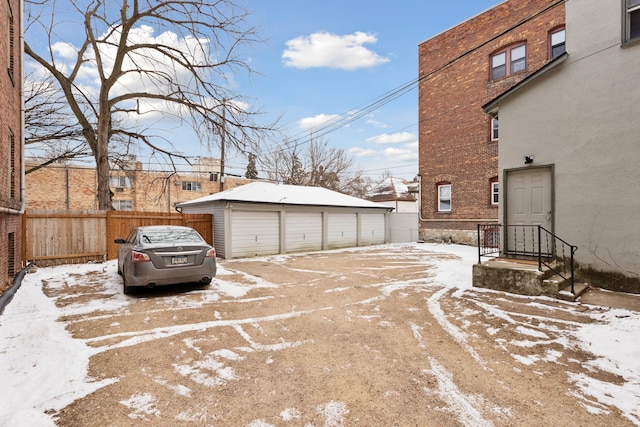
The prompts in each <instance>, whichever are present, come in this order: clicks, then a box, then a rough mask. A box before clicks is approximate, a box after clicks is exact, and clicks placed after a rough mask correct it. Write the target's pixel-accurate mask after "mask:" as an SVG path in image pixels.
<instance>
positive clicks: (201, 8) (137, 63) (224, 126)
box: [24, 0, 274, 209]
mask: <svg viewBox="0 0 640 427" xmlns="http://www.w3.org/2000/svg"><path fill="white" fill-rule="evenodd" d="M247 17H248V12H247V11H246V10H245V9H243V8H242V7H240V6H239V5H238V4H237V3H236V2H235V1H234V0H157V1H153V2H150V1H140V0H122V1H121V2H110V1H101V0H93V1H84V0H71V1H67V2H55V1H38V0H26V2H25V21H26V25H25V43H24V50H25V53H26V55H27V57H28V58H30V59H31V60H32V61H31V64H30V65H34V69H36V70H37V72H38V73H40V75H41V76H42V80H43V81H45V82H47V81H48V82H51V83H53V82H55V85H54V86H51V85H49V83H47V91H49V90H50V89H51V88H53V87H55V89H56V91H55V93H51V95H50V96H51V97H52V99H55V101H56V105H60V104H59V103H60V102H62V103H63V108H62V109H60V110H58V111H60V112H63V113H64V114H67V117H73V119H74V121H73V125H71V124H70V123H69V125H70V127H69V129H66V130H65V129H61V132H65V131H68V132H71V134H72V138H71V140H72V141H82V142H83V143H86V146H87V147H88V151H90V153H91V155H92V157H93V159H94V160H95V163H96V168H97V192H96V194H97V199H98V207H99V209H111V192H110V188H109V176H110V168H111V162H113V161H114V159H116V158H117V157H118V156H121V155H123V154H124V153H123V151H124V152H126V151H128V150H130V149H131V148H132V145H140V146H146V147H148V148H150V150H151V151H152V153H154V154H158V155H163V156H166V157H167V158H168V159H169V160H170V161H171V162H172V163H173V159H174V158H176V157H177V158H180V157H182V158H184V156H181V155H180V154H179V150H177V149H176V148H175V146H173V145H170V146H171V148H169V149H167V148H162V147H160V146H159V144H157V143H156V139H155V138H158V136H157V135H153V132H154V130H153V125H149V124H143V123H144V121H143V119H144V118H146V117H149V118H152V119H153V120H155V122H159V121H161V120H162V119H163V118H165V119H166V118H170V119H178V120H182V121H184V122H185V123H188V124H189V125H191V126H192V127H193V129H194V130H195V131H196V132H197V134H198V136H199V137H200V139H201V141H202V142H203V143H206V144H211V143H214V144H226V145H228V146H229V147H232V148H236V149H238V150H241V151H250V148H251V147H252V145H254V144H257V141H258V140H259V139H261V138H262V137H263V136H264V135H265V134H268V133H270V132H271V131H272V130H273V126H274V125H273V124H269V125H260V124H257V123H256V122H255V120H254V119H255V117H256V115H257V114H258V112H256V111H252V110H251V109H250V108H249V106H248V105H247V104H246V103H244V102H243V101H242V99H241V98H240V96H239V95H238V94H235V93H233V92H231V90H230V87H231V85H229V84H228V81H227V79H228V76H229V75H232V74H233V73H236V72H238V71H244V72H251V71H252V70H251V68H250V67H249V65H248V63H247V62H245V60H244V59H242V58H245V57H246V56H243V55H241V53H242V49H243V48H245V47H249V46H250V45H251V44H252V43H254V42H257V41H259V40H258V37H257V35H256V31H255V29H254V28H253V27H251V26H248V25H247ZM65 37H67V39H65ZM74 37H77V39H76V38H74ZM44 105H46V103H45V104H44ZM40 106H41V107H42V106H43V104H40ZM34 119H35V116H34ZM77 132H79V135H78V134H77ZM58 135H60V134H59V133H56V131H55V130H53V131H52V132H51V133H50V137H49V138H47V137H46V132H43V133H42V134H41V135H40V136H39V138H41V141H40V142H47V143H48V144H55V143H56V141H61V139H60V138H57V136H58ZM80 137H81V138H82V140H80V139H79V138H80ZM73 138H77V139H73ZM220 141H224V142H220ZM167 142H169V141H167ZM71 147H75V148H72V150H73V149H76V148H77V149H78V150H80V151H82V148H80V146H78V145H73V144H72V145H71ZM54 151H55V150H54ZM59 151H65V150H59Z"/></svg>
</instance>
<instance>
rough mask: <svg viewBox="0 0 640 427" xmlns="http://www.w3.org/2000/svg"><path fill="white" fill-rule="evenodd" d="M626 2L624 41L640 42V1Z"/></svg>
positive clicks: (630, 0) (627, 0)
mask: <svg viewBox="0 0 640 427" xmlns="http://www.w3.org/2000/svg"><path fill="white" fill-rule="evenodd" d="M623 1H624V2H625V5H624V6H625V9H624V10H625V11H626V12H625V22H624V30H625V31H624V41H632V40H640V0H623Z"/></svg>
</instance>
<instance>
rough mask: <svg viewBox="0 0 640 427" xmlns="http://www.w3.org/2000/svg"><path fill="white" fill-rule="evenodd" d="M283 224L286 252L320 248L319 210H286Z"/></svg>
mask: <svg viewBox="0 0 640 427" xmlns="http://www.w3.org/2000/svg"><path fill="white" fill-rule="evenodd" d="M285 224H286V225H285V229H286V251H287V252H303V251H319V250H322V213H321V212H287V213H286V216H285Z"/></svg>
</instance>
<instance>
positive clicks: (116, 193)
mask: <svg viewBox="0 0 640 427" xmlns="http://www.w3.org/2000/svg"><path fill="white" fill-rule="evenodd" d="M28 165H29V164H28ZM216 167H217V169H216ZM219 168H220V163H219V160H218V159H207V160H203V161H200V162H198V163H196V164H195V165H194V167H193V168H192V170H191V171H180V172H177V173H176V172H163V171H155V170H143V168H142V163H141V162H139V161H136V160H135V158H133V157H132V158H131V159H130V160H128V161H125V162H122V163H121V166H120V167H119V168H113V170H112V171H111V177H110V187H111V192H112V193H113V196H112V199H113V208H114V209H116V210H135V211H142V212H175V205H176V204H177V203H181V202H186V201H189V200H193V199H197V198H200V197H203V196H207V195H209V194H213V193H217V192H219V191H220V189H221V184H222V186H223V187H224V189H225V190H228V189H231V188H234V187H236V186H238V185H243V184H246V183H249V182H251V180H249V179H245V178H240V177H232V176H225V177H224V180H223V182H222V183H221V182H220V180H221V177H220V169H219ZM25 183H26V188H27V191H26V193H27V197H26V207H27V208H29V209H74V210H75V209H97V206H98V202H97V199H96V188H97V176H96V170H95V168H94V167H89V166H79V165H71V164H53V165H49V166H47V167H44V168H42V169H38V170H36V171H34V172H32V173H29V174H28V175H27V176H26V180H25Z"/></svg>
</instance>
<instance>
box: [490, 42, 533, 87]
mask: <svg viewBox="0 0 640 427" xmlns="http://www.w3.org/2000/svg"><path fill="white" fill-rule="evenodd" d="M526 68H527V45H526V44H524V43H523V44H520V45H517V46H512V47H508V48H507V49H505V50H502V51H500V52H498V53H495V54H494V55H492V56H491V79H492V80H497V79H500V78H502V77H506V76H508V75H511V74H514V73H517V72H520V71H523V70H525V69H526Z"/></svg>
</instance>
